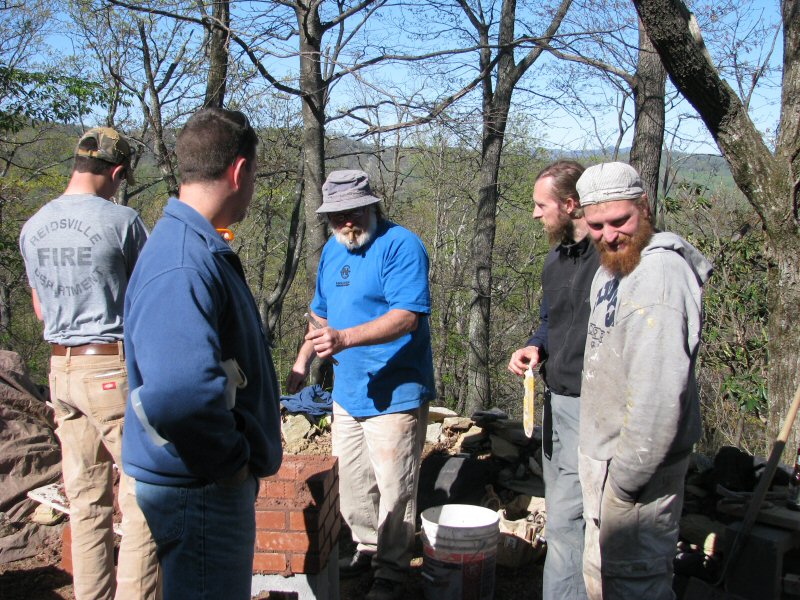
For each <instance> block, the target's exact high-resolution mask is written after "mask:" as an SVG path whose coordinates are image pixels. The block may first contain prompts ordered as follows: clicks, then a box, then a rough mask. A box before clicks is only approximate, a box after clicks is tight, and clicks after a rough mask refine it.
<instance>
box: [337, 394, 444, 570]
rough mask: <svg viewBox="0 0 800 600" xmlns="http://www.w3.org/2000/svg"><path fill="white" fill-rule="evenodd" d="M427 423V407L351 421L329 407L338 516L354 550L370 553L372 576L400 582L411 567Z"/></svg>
mask: <svg viewBox="0 0 800 600" xmlns="http://www.w3.org/2000/svg"><path fill="white" fill-rule="evenodd" d="M427 425H428V405H427V404H424V405H423V406H421V407H419V408H417V409H415V410H411V411H406V412H400V413H390V414H384V415H376V416H374V417H352V416H350V415H349V414H348V413H347V411H345V410H344V409H343V408H342V407H341V406H339V405H338V404H336V403H334V404H333V426H332V432H333V434H332V444H333V455H334V456H336V457H338V459H339V499H340V507H341V512H342V516H343V517H344V520H345V522H346V523H347V525H348V527H350V530H351V531H352V533H353V540H354V541H355V542H356V543H357V544H358V550H359V551H363V552H369V553H374V555H375V556H374V558H373V560H372V566H373V567H374V568H375V576H376V577H382V578H384V579H390V580H394V581H404V580H405V578H406V576H407V574H408V571H409V569H410V568H411V556H412V550H413V543H414V533H415V529H416V512H417V486H418V484H419V467H420V456H421V455H422V448H423V446H424V444H425V432H426V430H427Z"/></svg>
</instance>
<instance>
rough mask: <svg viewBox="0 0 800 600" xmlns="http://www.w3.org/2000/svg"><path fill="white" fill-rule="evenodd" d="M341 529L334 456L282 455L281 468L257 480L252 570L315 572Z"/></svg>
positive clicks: (291, 572) (261, 572) (256, 572)
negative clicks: (259, 483)
mask: <svg viewBox="0 0 800 600" xmlns="http://www.w3.org/2000/svg"><path fill="white" fill-rule="evenodd" d="M340 528H341V520H340V517H339V475H338V471H337V461H336V458H335V457H332V456H309V455H284V457H283V464H282V465H281V468H280V470H279V471H278V472H277V473H276V474H275V475H273V476H272V477H266V478H264V479H262V480H261V488H260V490H259V493H258V499H257V500H256V548H255V558H254V560H253V573H255V574H261V575H272V574H277V575H283V576H290V575H295V574H316V573H320V572H321V571H322V570H323V569H325V567H326V565H327V562H328V557H329V556H330V554H331V549H332V548H333V547H334V545H335V544H336V542H337V540H338V538H339V530H340Z"/></svg>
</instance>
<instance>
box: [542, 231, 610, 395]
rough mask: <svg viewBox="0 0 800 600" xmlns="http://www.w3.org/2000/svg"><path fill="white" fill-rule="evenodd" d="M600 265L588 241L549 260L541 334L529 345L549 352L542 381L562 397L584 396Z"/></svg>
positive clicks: (557, 252)
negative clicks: (594, 287) (593, 293)
mask: <svg viewBox="0 0 800 600" xmlns="http://www.w3.org/2000/svg"><path fill="white" fill-rule="evenodd" d="M599 265H600V259H599V255H598V254H597V250H596V249H595V247H594V244H593V243H592V241H591V240H590V239H589V236H586V237H585V238H583V239H582V240H581V241H579V242H576V243H574V244H563V243H562V244H559V245H558V246H556V247H555V248H553V249H552V250H551V251H550V252H549V253H548V254H547V257H546V258H545V260H544V268H543V269H542V292H543V293H542V304H541V306H540V308H539V317H540V323H539V328H538V329H537V330H536V331H535V332H534V334H533V335H532V336H531V338H530V339H529V340H528V343H527V345H528V346H536V347H538V348H539V349H540V351H544V358H545V361H544V364H543V365H542V368H541V372H542V376H543V377H544V380H545V383H547V386H548V387H549V388H550V389H551V390H552V391H553V392H554V393H556V394H559V395H562V396H573V397H577V396H580V395H581V371H582V370H583V351H584V348H585V346H586V328H587V326H588V323H589V291H590V289H591V287H592V280H593V279H594V274H595V273H596V272H597V268H598V266H599Z"/></svg>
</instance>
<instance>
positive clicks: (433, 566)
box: [422, 504, 500, 600]
mask: <svg viewBox="0 0 800 600" xmlns="http://www.w3.org/2000/svg"><path fill="white" fill-rule="evenodd" d="M499 535H500V528H499V517H498V516H497V513H496V512H494V511H492V510H489V509H488V508H483V507H482V506H473V505H471V504H445V505H444V506H434V507H433V508H429V509H427V510H424V511H422V543H423V560H422V578H423V590H424V592H425V598H427V599H428V600H491V598H493V597H494V569H495V560H496V558H497V540H498V537H499Z"/></svg>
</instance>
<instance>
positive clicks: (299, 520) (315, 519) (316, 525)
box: [289, 508, 323, 531]
mask: <svg viewBox="0 0 800 600" xmlns="http://www.w3.org/2000/svg"><path fill="white" fill-rule="evenodd" d="M319 515H320V512H319V511H318V510H317V509H315V508H307V509H305V510H302V511H300V510H293V511H291V512H289V530H291V531H321V530H322V523H323V521H322V519H320V516H319Z"/></svg>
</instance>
